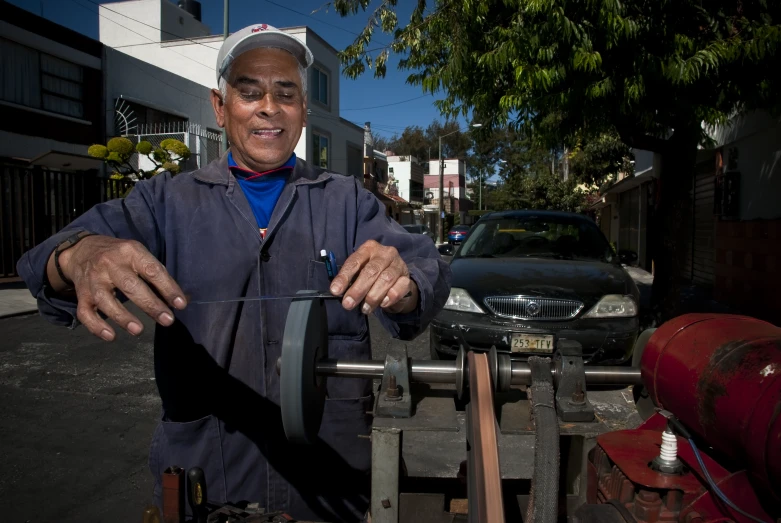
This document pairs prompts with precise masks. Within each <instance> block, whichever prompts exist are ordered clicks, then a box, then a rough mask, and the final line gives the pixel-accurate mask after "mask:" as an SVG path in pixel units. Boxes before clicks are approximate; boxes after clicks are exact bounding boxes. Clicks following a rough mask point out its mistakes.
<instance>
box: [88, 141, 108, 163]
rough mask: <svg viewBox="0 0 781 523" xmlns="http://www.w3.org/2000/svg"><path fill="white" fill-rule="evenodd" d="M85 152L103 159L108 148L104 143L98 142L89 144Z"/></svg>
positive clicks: (106, 154)
mask: <svg viewBox="0 0 781 523" xmlns="http://www.w3.org/2000/svg"><path fill="white" fill-rule="evenodd" d="M87 154H89V155H90V156H92V157H93V158H100V159H101V160H103V159H104V158H106V157H107V156H108V148H107V147H106V146H105V145H100V144H95V145H90V146H89V149H87Z"/></svg>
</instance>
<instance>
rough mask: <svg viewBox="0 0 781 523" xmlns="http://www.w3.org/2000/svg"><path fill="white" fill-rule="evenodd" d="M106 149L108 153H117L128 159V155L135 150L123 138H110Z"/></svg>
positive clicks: (131, 144) (130, 143)
mask: <svg viewBox="0 0 781 523" xmlns="http://www.w3.org/2000/svg"><path fill="white" fill-rule="evenodd" d="M106 148H107V149H108V150H109V152H112V153H117V154H119V155H120V156H123V157H124V156H127V157H130V155H131V154H133V150H134V149H135V147H133V142H131V141H130V140H128V139H127V138H125V137H124V136H119V137H117V138H112V139H111V140H109V141H108V144H107V146H106Z"/></svg>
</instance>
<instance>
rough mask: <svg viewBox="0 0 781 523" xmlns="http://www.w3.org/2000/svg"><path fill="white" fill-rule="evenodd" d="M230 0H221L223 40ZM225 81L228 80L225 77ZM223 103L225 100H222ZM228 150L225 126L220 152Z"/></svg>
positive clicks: (226, 34) (226, 27)
mask: <svg viewBox="0 0 781 523" xmlns="http://www.w3.org/2000/svg"><path fill="white" fill-rule="evenodd" d="M229 6H230V0H222V36H223V40H227V39H228V22H229V18H228V13H229V11H230V7H229ZM225 81H228V79H227V78H226V79H225ZM222 103H223V104H224V103H225V100H223V101H222ZM227 150H228V133H226V132H225V127H223V128H222V152H225V151H227Z"/></svg>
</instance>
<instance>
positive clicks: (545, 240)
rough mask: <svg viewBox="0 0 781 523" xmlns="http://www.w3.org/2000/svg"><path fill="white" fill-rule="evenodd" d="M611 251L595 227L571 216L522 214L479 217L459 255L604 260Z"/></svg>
mask: <svg viewBox="0 0 781 523" xmlns="http://www.w3.org/2000/svg"><path fill="white" fill-rule="evenodd" d="M610 252H611V250H610V245H609V244H608V242H607V239H606V238H605V236H604V235H603V234H602V231H600V230H599V228H597V226H596V225H595V224H593V223H591V222H589V221H588V220H586V219H584V218H578V217H574V216H555V215H553V216H551V215H544V216H542V215H539V216H535V215H531V214H530V215H522V216H504V217H500V218H495V219H490V218H489V219H485V220H480V221H479V222H478V223H477V225H475V226H474V227H473V229H472V232H471V233H470V234H469V237H468V238H467V240H466V242H465V243H464V245H463V246H462V247H461V251H460V252H459V257H460V258H470V257H471V258H477V257H482V258H500V257H501V258H514V257H519V258H520V257H534V258H558V259H578V258H582V259H590V260H602V261H605V260H606V257H607V256H608V254H609V253H610Z"/></svg>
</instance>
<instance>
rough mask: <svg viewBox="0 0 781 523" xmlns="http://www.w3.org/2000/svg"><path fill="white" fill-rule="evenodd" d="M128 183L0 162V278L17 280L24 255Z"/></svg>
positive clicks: (91, 174)
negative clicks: (19, 263)
mask: <svg viewBox="0 0 781 523" xmlns="http://www.w3.org/2000/svg"><path fill="white" fill-rule="evenodd" d="M128 185H129V184H128V182H123V181H119V180H111V179H106V178H100V177H98V176H97V174H96V173H83V172H82V173H70V172H59V171H50V170H46V169H41V168H33V169H30V168H27V167H20V166H15V165H5V164H0V278H4V277H13V276H17V271H16V264H17V262H18V261H19V258H20V257H21V256H22V254H23V253H24V252H26V251H27V250H29V249H31V248H32V247H34V246H36V245H38V244H39V243H41V242H42V241H44V240H45V239H46V238H48V237H49V236H51V235H52V234H54V233H56V232H57V231H59V230H60V229H62V228H63V227H65V226H66V225H68V224H69V223H71V222H72V221H73V220H75V219H76V218H77V217H78V216H80V215H81V214H83V213H84V212H85V211H86V210H87V209H89V208H90V207H92V206H93V205H95V204H96V203H100V202H104V201H107V200H110V199H113V198H116V197H118V196H119V195H121V194H122V193H124V191H125V190H126V189H127V187H128Z"/></svg>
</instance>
